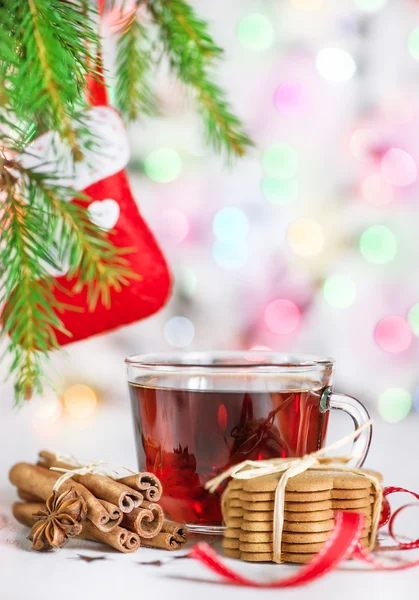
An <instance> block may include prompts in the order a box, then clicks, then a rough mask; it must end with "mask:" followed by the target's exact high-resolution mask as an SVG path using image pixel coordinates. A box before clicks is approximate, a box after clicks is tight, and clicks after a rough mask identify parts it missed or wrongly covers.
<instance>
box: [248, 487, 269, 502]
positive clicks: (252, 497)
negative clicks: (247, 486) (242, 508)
mask: <svg viewBox="0 0 419 600" xmlns="http://www.w3.org/2000/svg"><path fill="white" fill-rule="evenodd" d="M240 500H244V501H246V502H273V501H274V500H275V492H246V491H245V490H241V491H240Z"/></svg>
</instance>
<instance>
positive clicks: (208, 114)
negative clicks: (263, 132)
mask: <svg viewBox="0 0 419 600" xmlns="http://www.w3.org/2000/svg"><path fill="white" fill-rule="evenodd" d="M149 8H150V11H151V13H152V15H153V17H154V19H155V21H156V23H157V24H158V26H159V35H160V40H161V42H162V44H163V46H164V48H165V50H166V52H167V54H168V57H169V62H170V66H171V68H172V70H173V71H174V72H175V73H176V74H177V75H178V77H179V79H180V80H181V81H183V82H184V83H185V84H186V85H187V86H189V87H191V88H192V89H193V90H194V91H195V94H196V98H197V101H198V104H199V107H200V111H201V113H202V116H203V118H204V122H205V125H206V129H207V135H208V139H209V141H210V142H211V143H212V145H213V146H214V148H215V149H216V150H217V151H221V150H225V151H226V153H227V155H229V156H230V155H233V156H243V154H245V152H246V149H247V148H248V147H249V146H251V145H252V142H251V140H250V138H249V137H248V136H247V134H246V133H245V131H244V130H243V127H242V124H241V122H240V120H239V119H238V118H237V117H236V116H235V115H234V114H233V113H232V112H231V108H230V106H229V104H228V102H227V100H226V96H225V93H224V92H223V90H222V89H221V88H220V87H219V86H218V85H217V84H216V83H215V82H214V80H213V78H212V75H211V73H212V70H213V68H214V67H215V60H216V59H218V58H219V57H220V56H221V55H222V50H221V48H219V47H218V46H217V45H216V44H215V42H214V41H213V39H212V37H211V35H210V34H209V31H208V26H207V24H206V22H205V21H203V20H202V19H199V18H198V17H197V16H196V15H195V12H194V10H193V9H192V8H191V7H190V6H189V5H188V4H187V3H186V2H185V1H184V0H150V2H149Z"/></svg>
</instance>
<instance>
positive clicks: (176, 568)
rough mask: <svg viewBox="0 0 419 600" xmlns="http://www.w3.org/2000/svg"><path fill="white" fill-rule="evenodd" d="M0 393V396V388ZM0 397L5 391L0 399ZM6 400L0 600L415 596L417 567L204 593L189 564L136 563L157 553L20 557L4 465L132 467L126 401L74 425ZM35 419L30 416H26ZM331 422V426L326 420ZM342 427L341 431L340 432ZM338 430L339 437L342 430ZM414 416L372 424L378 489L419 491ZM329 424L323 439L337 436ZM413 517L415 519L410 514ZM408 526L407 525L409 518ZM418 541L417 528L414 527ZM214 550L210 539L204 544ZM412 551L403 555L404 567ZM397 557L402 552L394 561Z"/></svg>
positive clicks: (251, 568) (262, 568)
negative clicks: (100, 461)
mask: <svg viewBox="0 0 419 600" xmlns="http://www.w3.org/2000/svg"><path fill="white" fill-rule="evenodd" d="M4 389H6V388H4ZM6 391H8V390H6ZM10 398H11V395H10V394H9V393H7V394H2V395H1V402H0V450H1V452H0V598H1V600H21V599H22V600H23V599H24V598H25V599H26V598H30V599H31V600H38V599H39V600H41V599H42V600H70V599H71V600H84V599H86V600H88V599H89V600H90V599H95V600H96V599H97V600H104V599H105V600H107V599H108V598H109V599H115V598H123V597H127V598H128V597H129V598H138V599H139V600H140V599H141V598H146V597H148V598H155V599H163V598H171V599H172V600H175V599H179V600H180V599H185V598H186V599H187V598H195V597H199V598H200V599H201V600H209V599H210V598H211V599H212V598H214V597H215V596H216V597H217V600H222V599H224V598H226V599H227V598H229V599H231V600H233V599H235V598H237V599H238V598H240V599H242V598H256V597H258V598H260V597H261V596H262V595H263V596H264V597H266V598H274V597H275V598H279V597H286V598H287V600H294V599H296V600H297V599H298V600H303V599H308V598H310V599H311V598H313V597H316V598H322V600H332V599H333V600H335V598H339V600H353V599H354V598H355V597H356V598H357V599H363V598H365V599H368V600H371V599H375V598H377V599H380V600H390V599H391V600H394V599H395V598H397V599H404V598H408V597H412V598H414V597H417V590H418V589H419V567H418V568H415V569H411V570H408V571H402V572H397V573H383V572H365V571H362V570H361V569H362V567H361V568H360V566H359V565H358V564H356V563H354V562H352V561H351V562H348V563H346V565H345V566H344V567H342V568H341V569H340V570H339V571H336V572H334V573H332V574H330V575H328V576H326V577H325V578H323V579H321V580H320V581H317V582H315V583H313V584H310V585H309V586H306V587H303V588H298V589H293V590H286V591H285V590H253V589H247V588H239V587H233V586H229V585H225V584H216V585H215V584H214V582H215V581H219V580H218V578H217V577H216V576H214V575H212V574H211V573H210V572H209V571H207V570H206V569H205V568H204V567H203V566H201V565H199V564H198V563H197V562H196V561H193V560H179V561H173V562H171V563H167V564H165V565H164V566H163V567H153V566H144V565H140V564H139V563H140V562H146V561H152V560H155V559H156V558H160V559H161V558H162V557H164V558H166V557H170V556H173V554H172V553H169V552H164V551H160V550H151V549H146V548H141V549H140V550H139V551H138V552H137V553H135V554H128V555H122V554H119V553H116V552H114V551H109V550H107V549H106V548H105V547H103V546H100V545H98V544H95V543H94V542H86V541H82V540H71V541H70V542H69V543H68V545H67V546H66V547H65V548H64V549H62V550H60V551H56V552H51V553H46V554H41V553H37V552H33V551H31V550H30V542H29V541H28V540H27V539H26V535H27V530H26V529H25V528H24V527H22V526H20V525H19V524H18V523H15V522H14V521H13V519H12V515H11V504H12V502H13V501H14V500H15V491H14V489H13V487H12V486H11V485H10V484H9V482H8V478H7V473H8V470H9V468H10V466H11V465H12V464H13V463H15V462H19V461H31V462H34V461H35V459H36V455H37V452H38V450H40V449H41V448H45V447H47V448H50V449H53V450H57V451H62V452H72V453H73V454H75V453H77V454H78V455H79V456H80V457H82V458H106V459H109V458H111V457H112V458H114V459H115V460H117V461H118V462H120V463H121V464H127V465H135V451H134V443H133V438H132V431H131V422H130V413H129V409H128V403H127V400H126V399H121V401H120V405H119V406H115V405H114V406H109V407H108V408H106V407H102V408H101V410H100V411H98V414H97V415H96V417H95V419H94V421H91V422H88V423H81V424H80V423H77V422H75V421H69V420H67V421H63V420H61V421H59V422H58V423H55V424H53V425H48V424H46V423H45V422H42V421H41V420H40V419H38V418H37V417H36V415H35V413H36V411H35V408H36V406H35V404H34V407H33V408H32V407H29V408H28V407H25V408H24V410H23V411H19V412H16V411H15V410H12V409H11V408H10V404H11V399H10ZM34 415H35V416H34ZM335 423H336V419H335ZM345 425H347V423H345ZM346 431H347V430H346ZM418 431H419V419H418V416H416V415H415V416H414V417H412V418H411V419H410V420H407V421H404V422H403V423H402V424H399V425H387V424H379V425H377V426H376V428H375V436H374V442H373V446H372V450H371V453H370V457H369V460H368V465H369V466H371V468H375V469H378V470H380V471H381V472H383V474H384V476H385V482H386V484H391V485H400V486H403V487H408V488H409V487H410V489H413V490H417V491H418V490H419V468H418V466H417V462H418V461H417V452H418V450H417V448H418V444H417V442H418ZM343 433H344V430H343V423H342V422H340V421H339V423H338V427H336V428H335V431H334V432H333V436H332V435H331V437H333V438H335V439H336V437H337V436H339V434H343ZM416 514H417V513H416ZM416 520H417V519H416ZM415 533H416V534H417V535H419V532H418V527H416V532H415ZM211 541H212V542H214V538H212V540H211ZM79 553H81V554H84V555H89V556H103V555H105V556H106V560H101V561H95V562H91V563H86V562H83V561H81V560H79V559H78V558H77V556H78V554H79ZM415 554H416V557H419V556H418V554H417V552H416V551H412V552H411V553H409V557H410V558H412V557H414V556H415ZM404 557H407V556H406V553H405V554H404ZM228 562H229V564H230V565H234V567H235V568H236V569H237V570H239V571H241V572H242V573H245V574H246V575H248V576H253V577H255V578H258V579H260V580H266V581H267V580H270V579H274V578H279V577H281V576H285V575H287V574H290V573H292V572H294V571H295V569H296V568H298V567H294V566H290V565H256V564H255V565H252V564H248V563H241V562H239V561H233V560H229V561H228Z"/></svg>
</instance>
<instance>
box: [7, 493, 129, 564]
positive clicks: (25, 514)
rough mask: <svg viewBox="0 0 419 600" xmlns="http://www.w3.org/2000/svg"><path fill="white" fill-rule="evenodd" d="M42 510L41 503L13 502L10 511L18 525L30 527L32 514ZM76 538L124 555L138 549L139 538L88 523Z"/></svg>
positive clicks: (32, 518) (120, 530) (122, 531)
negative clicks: (107, 547) (108, 547)
mask: <svg viewBox="0 0 419 600" xmlns="http://www.w3.org/2000/svg"><path fill="white" fill-rule="evenodd" d="M44 508H45V503H43V502H15V503H14V504H13V507H12V511H13V516H14V517H15V519H16V520H17V521H19V523H22V525H27V526H28V527H32V525H33V524H34V523H35V519H34V517H33V514H34V513H36V512H38V511H39V510H43V509H44ZM77 537H80V538H83V539H85V540H92V541H94V542H101V543H103V544H107V545H108V546H111V547H112V548H115V550H119V551H120V552H124V553H128V552H135V551H136V550H138V548H139V547H140V538H139V537H138V535H136V534H135V533H133V532H131V531H127V530H126V529H124V528H123V527H118V526H116V527H114V528H113V529H112V530H111V531H107V532H105V531H101V530H100V529H98V528H97V527H96V526H95V525H93V523H92V522H90V521H84V523H83V524H82V530H81V533H80V534H79V535H78V536H77Z"/></svg>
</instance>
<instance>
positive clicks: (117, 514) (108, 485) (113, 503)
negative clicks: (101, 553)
mask: <svg viewBox="0 0 419 600" xmlns="http://www.w3.org/2000/svg"><path fill="white" fill-rule="evenodd" d="M51 468H59V469H64V470H66V469H70V470H71V469H75V467H74V466H72V465H70V464H66V463H65V462H62V461H60V460H59V458H58V457H57V456H56V455H55V454H54V453H52V452H48V451H42V452H40V453H39V461H38V464H36V465H33V464H29V463H18V464H16V465H14V466H13V467H12V469H11V470H10V473H9V479H10V481H11V483H12V484H13V485H14V486H16V488H17V493H18V496H19V498H20V499H21V500H22V502H16V503H15V504H14V505H13V515H14V517H15V518H16V519H17V520H18V521H19V522H20V523H22V524H24V525H28V526H30V527H33V526H34V524H35V523H36V522H37V520H39V519H42V518H44V519H45V518H47V519H49V521H48V527H46V529H47V534H48V535H49V538H54V524H55V526H56V527H57V528H59V527H60V526H62V527H63V528H64V530H65V529H66V528H67V529H68V528H69V525H68V522H69V520H70V521H71V519H72V517H73V516H74V514H70V516H68V515H67V514H66V511H67V512H69V509H68V507H69V506H70V505H71V506H72V507H74V506H75V505H74V501H72V500H70V496H71V494H72V496H71V497H72V498H73V497H77V498H78V499H79V504H78V505H77V506H82V507H83V511H82V512H83V514H82V517H81V519H80V520H81V521H82V523H81V524H80V526H78V527H77V528H76V531H77V533H76V534H75V535H77V536H78V537H81V538H84V539H88V540H94V541H97V542H102V543H105V544H107V545H109V546H112V547H113V548H115V549H116V550H119V551H120V552H135V551H136V550H137V549H138V548H139V547H140V546H147V547H151V548H162V549H165V550H179V549H180V548H182V547H183V546H184V545H185V543H186V528H185V527H184V526H183V525H182V524H178V523H174V522H172V521H169V520H167V519H165V516H164V513H163V509H162V508H161V506H160V505H159V504H158V500H159V499H160V497H161V495H162V491H163V490H162V485H161V483H160V481H159V480H158V479H157V477H156V476H155V475H153V474H152V473H148V472H142V473H137V474H133V475H129V476H127V477H122V478H120V479H113V478H111V477H108V476H106V475H99V474H96V473H87V474H84V475H81V474H74V475H72V476H71V478H68V479H66V480H65V481H62V482H61V483H60V485H59V491H58V492H53V488H54V485H55V484H56V482H57V480H58V479H59V478H60V476H61V473H60V472H57V471H54V470H51ZM70 491H71V494H69V493H67V494H66V492H70ZM58 493H59V494H61V495H62V507H61V508H62V513H61V514H60V513H59V512H56V513H53V511H52V509H51V498H52V497H53V494H54V502H55V503H56V502H57V498H56V494H58ZM48 499H49V500H48ZM46 501H48V502H47V504H45V502H46ZM58 501H59V499H58ZM55 510H56V511H58V510H59V509H57V507H55ZM70 512H71V510H70ZM73 512H74V511H73ZM39 515H41V516H39ZM42 515H47V517H43V516H42ZM79 516H80V515H79ZM45 523H47V522H46V521H45ZM61 523H63V525H61ZM33 530H34V527H33ZM38 530H39V527H38ZM73 530H74V528H73ZM56 537H57V536H56ZM34 547H35V544H34ZM49 547H51V543H50V546H49ZM52 547H59V544H54V543H52ZM39 549H45V548H39Z"/></svg>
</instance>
